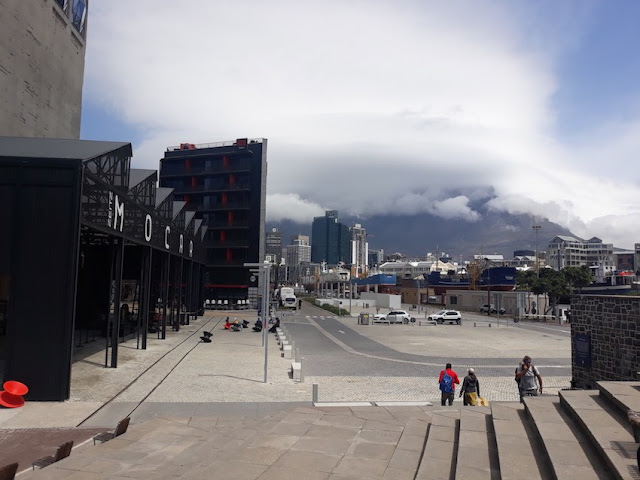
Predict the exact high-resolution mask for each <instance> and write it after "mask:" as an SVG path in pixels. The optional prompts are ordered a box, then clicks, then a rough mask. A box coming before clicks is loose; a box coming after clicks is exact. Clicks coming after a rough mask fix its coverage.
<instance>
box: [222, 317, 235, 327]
mask: <svg viewBox="0 0 640 480" xmlns="http://www.w3.org/2000/svg"><path fill="white" fill-rule="evenodd" d="M223 326H224V329H225V330H231V327H232V326H233V323H231V322H229V317H227V320H226V321H225V323H224V325H223Z"/></svg>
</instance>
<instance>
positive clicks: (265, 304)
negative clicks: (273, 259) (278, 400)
mask: <svg viewBox="0 0 640 480" xmlns="http://www.w3.org/2000/svg"><path fill="white" fill-rule="evenodd" d="M244 266H245V267H254V270H253V271H256V270H257V273H258V278H259V279H260V280H262V305H261V307H260V308H261V309H262V342H263V345H264V379H263V382H264V383H267V363H268V358H269V357H268V353H269V336H268V329H269V321H268V320H267V318H268V317H269V298H268V297H269V281H270V279H271V275H270V274H271V263H269V262H268V261H266V260H265V261H264V262H263V263H245V264H244ZM260 280H259V281H260Z"/></svg>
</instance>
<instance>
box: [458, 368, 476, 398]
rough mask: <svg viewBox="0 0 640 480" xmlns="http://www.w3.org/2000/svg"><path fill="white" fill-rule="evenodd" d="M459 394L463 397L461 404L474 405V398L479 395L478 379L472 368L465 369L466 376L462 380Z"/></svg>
mask: <svg viewBox="0 0 640 480" xmlns="http://www.w3.org/2000/svg"><path fill="white" fill-rule="evenodd" d="M460 396H461V397H463V398H462V402H463V405H472V406H475V405H476V399H477V398H478V397H480V380H478V377H476V372H475V370H474V369H473V368H470V369H468V370H467V376H466V377H464V379H463V380H462V387H460Z"/></svg>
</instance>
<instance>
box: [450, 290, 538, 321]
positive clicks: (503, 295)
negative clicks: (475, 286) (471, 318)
mask: <svg viewBox="0 0 640 480" xmlns="http://www.w3.org/2000/svg"><path fill="white" fill-rule="evenodd" d="M489 297H490V298H491V302H489V301H488V299H489ZM487 303H491V304H493V305H494V306H495V307H496V309H498V310H500V309H501V308H504V309H505V315H512V316H516V315H519V316H522V315H523V314H525V313H531V312H532V308H533V306H534V305H535V306H536V312H537V313H538V314H543V312H544V311H546V309H547V308H548V303H547V298H546V296H545V295H534V294H533V293H530V292H523V291H517V290H513V291H509V292H498V291H496V292H494V291H492V292H491V293H490V294H487V292H486V291H483V290H449V291H448V292H447V294H446V295H445V306H446V307H447V308H453V309H455V310H463V311H468V312H478V311H479V310H480V307H481V306H482V305H485V304H487Z"/></svg>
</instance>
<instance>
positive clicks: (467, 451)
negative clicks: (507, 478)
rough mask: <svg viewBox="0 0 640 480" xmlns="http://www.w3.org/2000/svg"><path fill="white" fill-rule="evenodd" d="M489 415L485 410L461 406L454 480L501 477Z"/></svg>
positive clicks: (482, 479) (478, 479)
mask: <svg viewBox="0 0 640 480" xmlns="http://www.w3.org/2000/svg"><path fill="white" fill-rule="evenodd" d="M494 440H495V436H494V432H493V423H492V422H491V412H490V411H489V410H488V409H486V408H480V407H462V409H461V410H460V431H459V435H458V455H457V462H456V477H455V478H456V480H464V479H470V478H472V479H474V480H484V479H486V480H493V479H499V478H500V468H499V463H498V452H497V449H496V447H495V441H494Z"/></svg>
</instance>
